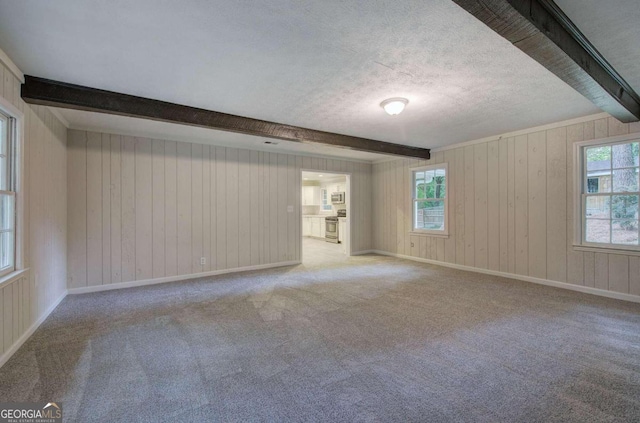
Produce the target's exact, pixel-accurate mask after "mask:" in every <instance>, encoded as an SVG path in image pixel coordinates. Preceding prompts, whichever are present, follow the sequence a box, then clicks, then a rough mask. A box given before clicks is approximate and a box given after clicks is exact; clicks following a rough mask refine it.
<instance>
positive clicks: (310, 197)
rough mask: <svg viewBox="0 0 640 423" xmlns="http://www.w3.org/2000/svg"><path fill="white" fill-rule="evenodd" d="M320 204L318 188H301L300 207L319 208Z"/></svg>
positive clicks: (314, 186)
mask: <svg viewBox="0 0 640 423" xmlns="http://www.w3.org/2000/svg"><path fill="white" fill-rule="evenodd" d="M320 203H321V199H320V187H319V186H316V185H313V186H303V187H302V205H303V206H319V205H320Z"/></svg>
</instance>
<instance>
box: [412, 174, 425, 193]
mask: <svg viewBox="0 0 640 423" xmlns="http://www.w3.org/2000/svg"><path fill="white" fill-rule="evenodd" d="M415 178H416V192H415V193H414V196H415V198H424V195H425V182H424V172H416V176H415Z"/></svg>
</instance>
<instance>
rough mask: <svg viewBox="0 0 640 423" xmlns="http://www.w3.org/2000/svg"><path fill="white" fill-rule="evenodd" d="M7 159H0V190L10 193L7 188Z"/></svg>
mask: <svg viewBox="0 0 640 423" xmlns="http://www.w3.org/2000/svg"><path fill="white" fill-rule="evenodd" d="M7 162H8V159H7V158H6V157H0V190H3V191H10V188H9V172H8V170H9V166H7Z"/></svg>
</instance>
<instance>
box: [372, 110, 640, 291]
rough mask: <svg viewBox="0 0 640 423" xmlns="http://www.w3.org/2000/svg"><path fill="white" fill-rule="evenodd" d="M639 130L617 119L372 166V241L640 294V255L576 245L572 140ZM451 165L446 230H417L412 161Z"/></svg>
mask: <svg viewBox="0 0 640 423" xmlns="http://www.w3.org/2000/svg"><path fill="white" fill-rule="evenodd" d="M633 132H639V133H640V124H639V123H632V124H622V123H620V122H618V121H617V120H615V119H613V118H609V119H597V120H592V121H588V122H585V123H579V124H575V125H570V126H564V127H559V128H555V129H550V130H547V131H540V132H532V133H529V134H525V135H521V136H517V137H511V138H502V139H500V140H496V141H491V142H484V143H478V144H473V145H467V146H461V147H459V148H454V149H449V150H445V151H441V152H436V153H433V154H432V159H431V160H429V161H418V160H412V159H400V160H394V161H389V162H383V163H378V164H375V165H374V166H373V203H374V207H373V216H374V230H373V232H374V248H375V249H376V250H381V251H386V252H390V253H395V254H402V255H408V256H414V257H420V258H425V259H431V260H437V261H442V262H448V263H455V264H459V265H465V266H472V267H477V268H481V269H489V270H495V271H501V272H507V273H512V274H517V275H525V276H532V277H536V278H542V279H548V280H552V281H557V282H568V283H571V284H576V285H583V286H588V287H593V288H599V289H604V290H609V291H615V292H621V293H626V294H632V295H640V257H638V256H633V255H621V254H606V253H595V252H584V251H577V250H574V248H573V247H572V242H573V218H574V217H573V143H574V142H577V141H583V140H589V139H598V138H605V137H608V136H615V135H622V134H627V133H633ZM441 162H447V163H449V211H448V218H449V225H450V235H449V237H448V238H435V237H429V236H421V235H413V234H410V231H411V218H412V216H411V197H410V195H411V185H410V180H409V169H410V168H411V167H414V166H419V165H425V164H430V163H441Z"/></svg>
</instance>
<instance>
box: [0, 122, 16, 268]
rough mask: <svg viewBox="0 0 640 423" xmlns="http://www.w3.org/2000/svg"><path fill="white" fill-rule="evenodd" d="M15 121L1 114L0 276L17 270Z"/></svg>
mask: <svg viewBox="0 0 640 423" xmlns="http://www.w3.org/2000/svg"><path fill="white" fill-rule="evenodd" d="M15 136H16V132H15V119H14V118H12V117H10V116H8V115H6V114H4V113H2V112H0V276H2V275H5V274H7V273H10V272H12V271H13V270H15V261H16V260H15V250H16V229H15V227H16V212H15V210H16V192H15V178H14V174H15V169H14V167H15V166H14V150H15Z"/></svg>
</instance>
